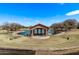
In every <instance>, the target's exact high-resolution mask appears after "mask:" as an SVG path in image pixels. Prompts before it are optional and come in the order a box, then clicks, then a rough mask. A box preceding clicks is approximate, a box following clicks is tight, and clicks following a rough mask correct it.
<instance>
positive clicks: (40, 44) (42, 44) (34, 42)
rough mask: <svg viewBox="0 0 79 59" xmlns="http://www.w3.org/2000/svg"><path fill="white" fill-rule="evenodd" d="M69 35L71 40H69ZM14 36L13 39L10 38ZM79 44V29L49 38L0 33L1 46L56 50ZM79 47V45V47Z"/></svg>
mask: <svg viewBox="0 0 79 59" xmlns="http://www.w3.org/2000/svg"><path fill="white" fill-rule="evenodd" d="M67 37H69V40H67ZM10 38H12V40H10ZM78 46H79V30H74V31H70V32H66V33H63V34H62V35H52V36H50V38H49V39H44V40H38V39H31V38H30V37H24V36H17V37H16V36H15V35H13V36H11V35H10V34H0V47H3V48H18V49H31V50H32V49H34V50H36V49H41V50H56V49H64V48H65V49H67V48H74V47H78ZM78 48H79V47H78Z"/></svg>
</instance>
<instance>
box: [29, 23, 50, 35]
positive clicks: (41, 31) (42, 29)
mask: <svg viewBox="0 0 79 59" xmlns="http://www.w3.org/2000/svg"><path fill="white" fill-rule="evenodd" d="M48 29H49V28H48V27H47V26H45V25H42V24H37V25H35V26H32V27H30V30H31V36H46V35H48Z"/></svg>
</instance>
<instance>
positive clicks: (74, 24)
mask: <svg viewBox="0 0 79 59" xmlns="http://www.w3.org/2000/svg"><path fill="white" fill-rule="evenodd" d="M0 27H2V29H3V30H7V31H8V32H9V31H17V30H19V29H22V28H27V27H25V26H23V25H21V24H18V23H4V24H3V25H2V26H0ZM50 29H51V30H52V31H53V32H52V34H57V33H60V32H66V31H69V30H71V29H79V22H78V21H77V20H76V19H67V20H65V21H64V22H61V23H54V24H52V25H51V26H50Z"/></svg>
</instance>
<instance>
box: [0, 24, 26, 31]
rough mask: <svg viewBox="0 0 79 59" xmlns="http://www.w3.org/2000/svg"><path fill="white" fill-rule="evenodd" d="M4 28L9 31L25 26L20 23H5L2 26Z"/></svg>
mask: <svg viewBox="0 0 79 59" xmlns="http://www.w3.org/2000/svg"><path fill="white" fill-rule="evenodd" d="M0 27H1V28H2V29H3V30H7V31H8V32H10V31H17V30H19V29H21V28H25V26H23V25H21V24H18V23H4V24H3V25H1V26H0Z"/></svg>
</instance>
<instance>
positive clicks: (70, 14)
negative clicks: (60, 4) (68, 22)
mask: <svg viewBox="0 0 79 59" xmlns="http://www.w3.org/2000/svg"><path fill="white" fill-rule="evenodd" d="M76 14H79V10H74V11H71V12H68V13H67V14H66V15H67V16H72V15H76Z"/></svg>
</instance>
